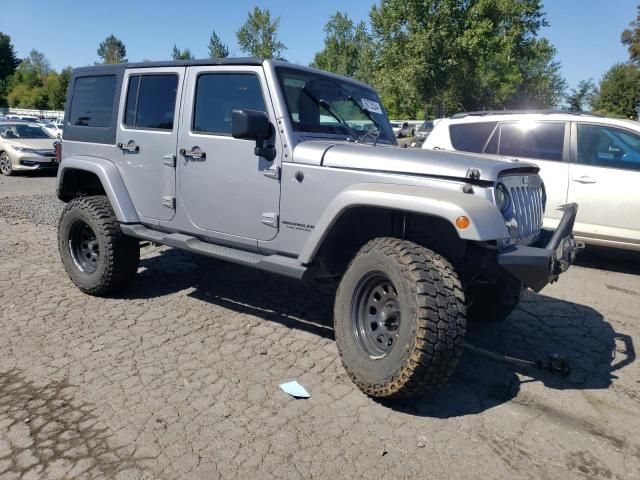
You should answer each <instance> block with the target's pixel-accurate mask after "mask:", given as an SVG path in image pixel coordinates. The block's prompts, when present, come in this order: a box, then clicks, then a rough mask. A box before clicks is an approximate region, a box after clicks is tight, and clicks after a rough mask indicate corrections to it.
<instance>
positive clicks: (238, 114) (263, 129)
mask: <svg viewBox="0 0 640 480" xmlns="http://www.w3.org/2000/svg"><path fill="white" fill-rule="evenodd" d="M231 135H232V136H233V138H238V139H241V140H256V141H258V140H266V139H267V138H269V137H270V136H271V124H270V123H269V117H268V116H267V114H266V113H265V112H260V111H258V110H233V111H232V112H231Z"/></svg>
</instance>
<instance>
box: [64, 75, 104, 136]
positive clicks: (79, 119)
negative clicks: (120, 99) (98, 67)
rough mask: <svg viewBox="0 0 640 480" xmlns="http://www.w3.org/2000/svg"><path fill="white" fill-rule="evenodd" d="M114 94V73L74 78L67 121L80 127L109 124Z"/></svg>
mask: <svg viewBox="0 0 640 480" xmlns="http://www.w3.org/2000/svg"><path fill="white" fill-rule="evenodd" d="M115 94H116V76H115V75H99V76H91V77H78V78H76V81H75V84H74V87H73V97H72V100H71V110H70V112H69V123H71V125H77V126H82V127H108V126H110V125H111V120H112V118H113V99H114V97H115Z"/></svg>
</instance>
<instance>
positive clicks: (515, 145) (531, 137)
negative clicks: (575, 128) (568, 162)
mask: <svg viewBox="0 0 640 480" xmlns="http://www.w3.org/2000/svg"><path fill="white" fill-rule="evenodd" d="M564 129H565V124H564V123H552V122H531V121H526V120H525V121H520V122H514V123H503V124H502V126H501V128H500V148H499V152H498V153H499V154H500V155H506V156H510V157H524V158H537V159H539V160H555V161H558V162H559V161H562V151H563V148H564Z"/></svg>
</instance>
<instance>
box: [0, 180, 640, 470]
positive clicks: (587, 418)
mask: <svg viewBox="0 0 640 480" xmlns="http://www.w3.org/2000/svg"><path fill="white" fill-rule="evenodd" d="M1 187H2V185H0V196H2V195H1V194H2V193H4V192H2V191H1ZM29 192H30V190H29ZM23 193H26V192H24V191H23ZM12 195H14V196H12V197H11V198H0V305H1V307H0V480H5V479H13V478H25V479H26V478H46V479H57V478H60V479H63V478H64V479H67V478H100V479H102V478H117V479H125V478H131V479H136V478H140V479H165V478H166V479H181V480H182V479H192V478H193V479H205V478H206V479H213V478H229V479H232V478H233V479H236V478H265V479H266V478H279V479H280V478H291V479H297V478H394V479H395V478H447V479H449V478H452V479H463V478H464V479H466V478H482V479H503V478H504V479H509V480H511V479H538V478H563V479H584V478H590V479H591V478H594V479H606V480H627V479H640V435H639V434H638V432H639V431H640V417H639V416H638V408H640V364H639V363H638V362H637V361H636V353H635V347H634V343H635V342H634V340H636V339H637V338H639V337H640V313H639V312H638V301H639V299H640V262H638V261H637V255H636V256H635V257H634V258H635V259H636V260H632V261H628V260H625V261H620V263H619V264H618V265H617V266H614V264H613V262H612V261H611V260H610V258H608V257H606V256H605V257H600V258H595V259H594V258H592V259H591V260H588V257H586V259H583V260H581V265H582V266H575V267H572V268H571V269H570V270H569V272H568V273H567V274H566V275H564V276H563V278H562V279H561V281H560V282H558V283H556V284H554V285H551V286H549V287H547V288H545V289H544V290H543V291H542V292H541V293H540V294H536V293H533V292H528V293H527V294H526V295H525V298H524V301H523V302H522V304H521V305H520V307H519V308H518V309H516V311H515V312H514V313H513V314H512V315H511V316H510V317H509V319H507V321H505V322H500V323H494V324H479V323H477V324H473V325H470V328H469V336H468V340H469V343H472V344H474V345H477V346H480V347H486V348H490V349H492V350H495V351H498V352H502V353H505V354H507V355H513V356H518V357H524V358H531V359H537V358H544V357H545V355H546V354H548V353H559V354H560V355H563V356H566V357H568V358H569V359H570V360H571V363H572V367H573V370H572V372H571V375H569V376H568V377H558V376H555V375H552V374H548V373H544V372H539V371H536V370H531V369H522V368H516V367H513V366H509V365H504V364H500V363H496V362H493V361H491V360H488V359H486V358H483V357H478V356H477V355H473V354H470V353H469V352H465V354H464V355H463V358H462V360H461V362H460V365H459V367H458V369H457V370H456V373H455V374H454V376H453V377H452V378H451V380H450V382H449V384H448V385H447V386H446V387H445V388H443V389H442V390H440V391H438V392H436V393H434V394H433V395H430V396H428V397H426V398H423V399H420V400H416V401H406V402H396V403H385V402H377V401H374V400H372V399H370V398H368V397H366V396H364V395H363V394H362V393H361V392H360V391H358V390H357V388H356V387H355V386H354V385H353V384H352V383H351V382H350V381H349V379H348V378H347V376H346V375H345V373H344V370H343V369H342V366H341V365H340V360H339V358H338V352H337V350H336V347H335V342H334V341H333V329H332V322H331V317H332V306H333V305H332V303H333V296H332V295H331V294H329V293H326V292H321V291H318V289H317V288H316V287H314V286H310V285H306V284H304V283H300V282H296V281H293V280H290V279H287V278H283V277H278V276H275V275H270V274H267V273H264V272H259V271H256V270H252V269H247V268H242V267H238V266H235V265H231V264H228V263H223V262H217V261H214V260H212V259H208V258H204V257H198V256H195V255H190V254H187V253H184V252H180V251H178V250H175V249H169V248H165V247H161V248H156V247H146V248H144V249H143V252H142V253H143V255H142V259H141V262H140V270H139V272H138V277H137V279H136V280H135V282H134V283H133V285H131V286H130V288H128V289H127V290H126V291H123V292H121V293H120V294H118V295H115V296H113V297H110V298H97V297H91V296H88V295H84V294H82V293H81V292H80V291H79V290H78V289H77V288H75V287H74V286H73V285H72V284H71V282H70V281H69V279H68V277H67V275H66V273H65V272H64V270H63V268H62V266H61V264H60V260H59V257H58V252H57V247H56V229H55V226H54V225H55V224H56V223H57V218H58V215H59V213H60V210H61V207H62V204H61V203H60V202H58V200H57V199H56V198H55V196H54V195H53V193H51V194H46V195H43V194H37V195H34V196H24V195H22V196H20V194H19V191H17V192H16V193H15V194H12ZM290 380H299V381H300V382H301V383H302V384H303V385H304V386H305V387H306V388H307V389H308V390H309V391H310V392H311V395H312V396H311V398H310V399H308V400H295V399H293V398H291V397H289V396H287V395H285V394H284V393H283V392H281V391H280V390H279V389H278V385H279V384H280V383H283V382H285V381H290Z"/></svg>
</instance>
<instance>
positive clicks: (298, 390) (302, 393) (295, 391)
mask: <svg viewBox="0 0 640 480" xmlns="http://www.w3.org/2000/svg"><path fill="white" fill-rule="evenodd" d="M280 388H281V389H282V391H283V392H284V393H288V394H289V395H291V396H292V397H296V398H309V397H310V396H311V395H310V394H309V392H307V391H306V390H305V388H304V387H303V386H302V385H300V384H299V383H298V382H296V381H295V380H294V381H293V382H287V383H283V384H281V385H280Z"/></svg>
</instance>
